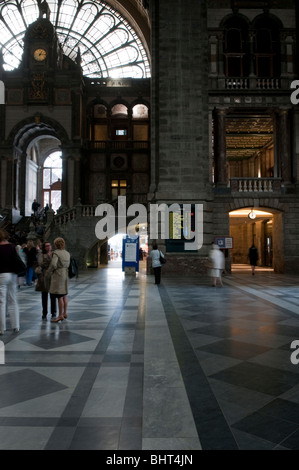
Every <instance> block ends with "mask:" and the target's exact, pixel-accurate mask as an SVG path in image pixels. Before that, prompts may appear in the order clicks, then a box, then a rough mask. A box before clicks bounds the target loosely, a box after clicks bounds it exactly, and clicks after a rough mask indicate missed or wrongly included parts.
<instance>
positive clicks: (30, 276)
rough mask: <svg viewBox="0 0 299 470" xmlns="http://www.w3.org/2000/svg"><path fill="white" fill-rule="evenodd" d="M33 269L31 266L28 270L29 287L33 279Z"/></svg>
mask: <svg viewBox="0 0 299 470" xmlns="http://www.w3.org/2000/svg"><path fill="white" fill-rule="evenodd" d="M33 274H34V271H33V268H32V267H31V266H30V268H26V284H27V286H31V282H32V278H33Z"/></svg>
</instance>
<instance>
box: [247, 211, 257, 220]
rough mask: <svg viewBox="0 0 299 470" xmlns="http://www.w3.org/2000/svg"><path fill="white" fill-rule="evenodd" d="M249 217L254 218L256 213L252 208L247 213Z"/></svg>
mask: <svg viewBox="0 0 299 470" xmlns="http://www.w3.org/2000/svg"><path fill="white" fill-rule="evenodd" d="M248 217H249V219H251V220H254V219H255V218H256V213H255V212H254V210H253V209H252V210H251V212H249V214H248Z"/></svg>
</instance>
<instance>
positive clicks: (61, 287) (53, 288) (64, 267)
mask: <svg viewBox="0 0 299 470" xmlns="http://www.w3.org/2000/svg"><path fill="white" fill-rule="evenodd" d="M54 248H55V250H54V251H53V255H52V260H51V263H50V266H49V268H48V269H47V272H46V276H50V277H51V279H50V289H49V292H50V294H53V295H54V296H55V297H56V298H57V300H58V309H59V316H58V317H56V318H52V320H51V321H52V322H59V321H63V320H64V319H65V318H67V307H68V298H67V294H68V267H69V265H70V258H71V257H70V254H69V252H68V251H66V249H65V241H64V239H63V238H56V239H55V240H54Z"/></svg>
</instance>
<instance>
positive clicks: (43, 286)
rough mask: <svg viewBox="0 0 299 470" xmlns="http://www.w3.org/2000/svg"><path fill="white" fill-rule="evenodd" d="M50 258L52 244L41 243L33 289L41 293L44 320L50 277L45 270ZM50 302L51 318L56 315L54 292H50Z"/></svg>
mask: <svg viewBox="0 0 299 470" xmlns="http://www.w3.org/2000/svg"><path fill="white" fill-rule="evenodd" d="M51 260H52V245H51V243H49V242H45V243H43V244H42V250H41V252H39V253H38V255H37V262H38V267H37V268H36V270H35V272H36V274H37V275H38V279H37V284H36V288H35V290H36V291H38V292H41V293H42V308H43V313H42V319H43V320H46V318H47V314H48V297H49V289H50V279H49V277H46V275H45V274H46V271H47V269H48V268H49V266H50V263H51ZM50 302H51V315H52V318H55V317H56V298H55V296H54V294H50Z"/></svg>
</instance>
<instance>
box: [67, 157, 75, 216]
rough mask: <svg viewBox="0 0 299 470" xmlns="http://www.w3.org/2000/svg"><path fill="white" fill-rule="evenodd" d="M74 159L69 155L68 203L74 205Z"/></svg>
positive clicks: (69, 205) (70, 205)
mask: <svg viewBox="0 0 299 470" xmlns="http://www.w3.org/2000/svg"><path fill="white" fill-rule="evenodd" d="M74 166H75V165H74V159H73V158H72V157H69V158H68V159H67V171H68V175H67V205H68V207H73V205H74Z"/></svg>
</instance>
